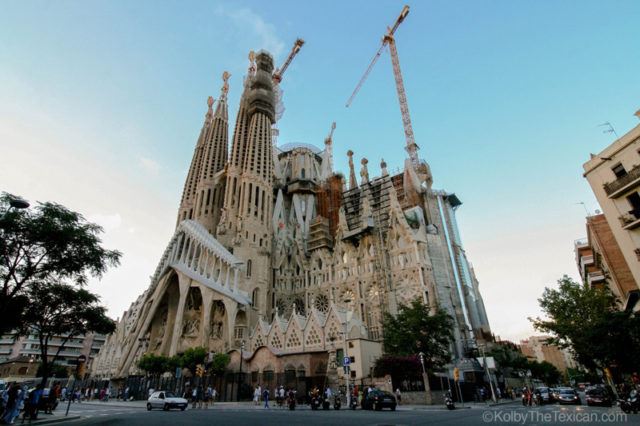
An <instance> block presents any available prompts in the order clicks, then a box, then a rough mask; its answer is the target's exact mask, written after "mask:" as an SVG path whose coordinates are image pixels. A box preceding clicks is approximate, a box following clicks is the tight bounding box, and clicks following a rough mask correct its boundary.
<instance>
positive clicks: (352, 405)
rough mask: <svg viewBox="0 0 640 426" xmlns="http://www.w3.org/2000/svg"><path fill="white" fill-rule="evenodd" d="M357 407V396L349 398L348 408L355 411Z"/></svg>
mask: <svg viewBox="0 0 640 426" xmlns="http://www.w3.org/2000/svg"><path fill="white" fill-rule="evenodd" d="M357 406H358V397H357V396H352V397H351V402H350V403H349V407H350V408H351V409H352V410H355V409H356V407H357Z"/></svg>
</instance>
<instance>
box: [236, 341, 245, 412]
mask: <svg viewBox="0 0 640 426" xmlns="http://www.w3.org/2000/svg"><path fill="white" fill-rule="evenodd" d="M243 353H244V340H243V341H242V343H240V373H238V394H237V396H236V399H237V400H238V401H240V387H241V386H242V382H241V380H242V354H243Z"/></svg>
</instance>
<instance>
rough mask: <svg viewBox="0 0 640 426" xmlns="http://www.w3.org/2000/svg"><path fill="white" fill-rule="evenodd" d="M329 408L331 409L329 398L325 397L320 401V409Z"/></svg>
mask: <svg viewBox="0 0 640 426" xmlns="http://www.w3.org/2000/svg"><path fill="white" fill-rule="evenodd" d="M329 408H331V402H330V401H329V398H328V397H327V396H325V397H324V399H323V400H322V409H323V410H328V409H329Z"/></svg>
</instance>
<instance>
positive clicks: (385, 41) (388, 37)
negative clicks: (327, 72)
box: [347, 5, 419, 166]
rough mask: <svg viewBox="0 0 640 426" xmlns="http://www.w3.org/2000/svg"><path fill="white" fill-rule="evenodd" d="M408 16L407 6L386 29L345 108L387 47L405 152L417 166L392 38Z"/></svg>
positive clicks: (416, 148)
mask: <svg viewBox="0 0 640 426" xmlns="http://www.w3.org/2000/svg"><path fill="white" fill-rule="evenodd" d="M408 14H409V6H406V5H405V6H404V7H403V8H402V11H401V12H400V15H399V16H398V18H397V19H396V21H395V22H394V24H393V26H392V27H387V33H386V34H385V35H384V37H383V38H382V45H381V46H380V48H379V49H378V52H377V53H376V54H375V56H374V57H373V59H372V60H371V63H370V64H369V66H368V67H367V70H366V71H365V73H364V75H363V76H362V78H361V79H360V81H359V82H358V85H357V86H356V88H355V89H354V91H353V93H352V94H351V97H349V100H348V101H347V107H349V106H350V105H351V103H352V102H353V100H354V98H355V96H356V95H357V94H358V92H359V91H360V88H361V87H362V85H363V84H364V82H365V80H366V79H367V77H368V76H369V73H370V72H371V69H372V68H373V66H374V65H375V64H376V62H378V59H379V58H380V56H381V55H382V52H383V51H384V48H385V47H386V46H387V45H388V46H389V52H390V53H391V63H392V65H393V75H394V77H395V81H396V91H397V92H398V101H399V103H400V113H401V114H402V125H403V127H404V136H405V140H406V144H407V146H406V150H407V153H408V154H409V158H410V159H411V162H412V163H413V164H414V166H417V165H418V163H419V160H418V145H417V144H416V141H415V138H414V135H413V126H412V125H411V116H410V114H409V103H408V102H407V94H406V91H405V89H404V81H403V79H402V72H401V71H400V60H399V59H398V49H396V42H395V38H394V34H395V32H396V30H397V29H398V27H399V26H400V24H401V23H402V22H403V21H404V19H405V18H406V17H407V15H408Z"/></svg>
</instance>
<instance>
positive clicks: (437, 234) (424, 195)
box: [92, 51, 490, 379]
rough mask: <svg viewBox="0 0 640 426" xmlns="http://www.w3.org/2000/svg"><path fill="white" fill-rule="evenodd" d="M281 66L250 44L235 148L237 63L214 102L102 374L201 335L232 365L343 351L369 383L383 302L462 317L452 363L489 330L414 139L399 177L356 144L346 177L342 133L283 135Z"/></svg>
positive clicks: (452, 220) (274, 367) (447, 202)
mask: <svg viewBox="0 0 640 426" xmlns="http://www.w3.org/2000/svg"><path fill="white" fill-rule="evenodd" d="M275 76H276V73H274V65H273V58H272V56H271V55H270V54H269V53H267V52H264V51H260V52H258V53H257V54H255V55H253V54H251V55H250V64H249V69H248V73H247V75H246V76H245V78H244V87H243V88H242V90H243V92H242V96H241V99H240V105H239V108H238V112H237V116H236V121H235V125H234V127H233V134H232V137H231V146H230V149H229V139H230V138H229V120H228V105H227V93H228V90H229V85H228V78H229V74H227V73H225V74H224V75H223V87H222V91H221V94H220V96H219V99H218V100H217V101H214V99H212V98H211V97H210V98H209V99H208V111H207V112H206V115H205V119H204V124H203V127H202V130H201V132H200V136H199V138H198V141H197V143H196V147H195V151H194V154H193V159H192V161H191V166H190V168H189V172H188V175H187V178H186V182H185V185H184V192H183V194H182V199H181V202H180V207H179V209H178V217H177V222H176V229H175V233H174V235H173V237H172V238H171V240H170V241H169V243H168V245H167V247H166V250H165V251H164V254H163V255H162V258H161V259H160V262H159V264H158V267H157V269H156V271H155V273H154V275H153V277H152V279H151V284H150V286H149V287H148V289H147V290H146V291H145V292H144V293H143V294H142V295H141V296H140V297H139V298H138V299H137V300H136V301H135V302H134V303H133V304H132V305H131V307H130V309H129V310H128V311H126V312H125V313H124V315H123V317H122V318H121V319H120V320H119V322H118V327H117V331H116V332H115V333H114V334H113V335H111V336H109V338H108V339H107V342H106V343H105V345H104V346H103V347H102V349H101V351H100V353H99V354H98V355H97V357H96V359H95V360H94V362H93V367H92V374H93V376H94V377H108V378H118V377H126V376H128V375H130V374H136V373H139V372H138V369H137V366H136V364H137V360H138V359H139V358H140V357H141V356H142V355H143V354H145V353H155V354H164V355H175V354H177V353H180V352H182V351H184V350H185V349H187V348H189V347H194V346H204V347H205V348H208V349H209V350H210V351H212V352H219V351H225V352H228V353H230V354H231V357H232V358H231V359H232V362H231V364H230V367H229V368H230V369H232V370H233V369H236V371H237V368H238V364H239V362H240V356H242V362H243V366H244V371H246V372H259V373H265V372H267V371H271V372H276V373H277V372H286V371H290V370H292V369H293V370H294V371H295V372H297V373H298V374H306V375H313V374H315V373H317V372H322V371H323V369H326V368H327V363H328V359H329V358H330V357H329V358H328V354H330V353H333V352H334V351H336V350H337V349H339V350H343V348H344V350H346V351H347V354H348V355H349V356H351V357H352V365H351V376H352V377H353V378H356V379H358V378H361V377H365V376H367V375H369V374H370V372H371V366H372V365H373V362H374V361H375V359H376V358H377V357H378V356H380V354H381V353H382V345H381V342H382V339H383V338H384V335H383V330H382V318H383V313H385V312H388V313H391V314H395V313H397V312H398V309H399V307H400V306H402V305H407V304H409V303H410V302H411V301H412V300H414V299H415V298H420V299H421V300H422V301H423V302H424V303H426V304H427V305H429V306H431V307H433V308H436V307H440V308H442V309H444V310H446V311H447V312H448V313H449V314H450V315H451V317H452V318H453V321H454V324H455V327H454V330H453V332H454V336H455V341H454V343H453V344H452V347H451V351H452V354H453V356H454V358H460V357H463V356H464V354H465V351H466V350H467V349H468V348H469V347H472V346H473V345H475V344H476V343H477V342H478V341H481V340H483V339H485V338H486V337H487V336H489V335H490V329H489V323H488V320H487V316H486V313H485V309H484V305H483V301H482V298H481V296H480V292H479V290H478V282H477V280H476V277H475V275H474V271H473V269H472V267H471V265H470V263H469V262H468V260H467V257H466V254H465V251H464V249H463V246H462V242H461V240H460V233H459V231H458V226H457V223H456V217H455V211H456V209H457V208H458V207H459V206H460V204H461V202H460V200H459V199H458V197H456V195H455V194H453V193H449V192H446V191H442V190H436V189H434V188H433V187H432V182H433V180H432V176H431V173H430V169H429V166H428V165H427V163H426V162H425V161H422V160H420V159H419V158H418V154H417V149H418V147H417V145H415V144H413V145H410V146H407V147H406V150H407V153H408V155H407V159H406V160H405V162H404V167H403V169H402V170H401V171H400V172H397V173H389V171H388V169H387V164H386V163H385V162H384V160H381V161H380V162H379V172H376V174H378V176H377V177H372V175H373V173H371V172H370V165H371V163H370V162H369V161H368V160H367V159H365V158H362V159H361V160H360V161H359V162H358V161H357V160H355V158H354V153H353V152H351V151H348V152H347V155H348V160H349V170H348V175H347V176H346V177H345V176H344V175H342V174H341V173H339V172H336V171H335V170H334V169H333V152H334V140H333V130H332V131H331V133H330V135H329V136H328V137H327V138H325V139H324V143H323V146H322V147H316V146H314V145H310V144H301V143H298V144H287V145H280V146H276V143H275V139H276V135H277V128H276V122H277V120H278V118H279V116H280V115H281V113H282V110H283V109H282V107H281V102H280V100H281V97H282V96H281V95H282V92H281V90H280V88H279V83H280V81H279V78H275ZM398 149H400V148H398ZM340 151H341V152H342V149H340ZM345 151H346V150H345ZM356 162H358V163H359V166H358V169H359V170H358V173H359V179H358V178H357V176H356V166H355V165H354V163H356ZM376 168H377V167H376ZM347 342H348V344H347ZM241 348H243V350H241ZM336 348H337V349H336ZM241 352H242V353H241Z"/></svg>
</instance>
